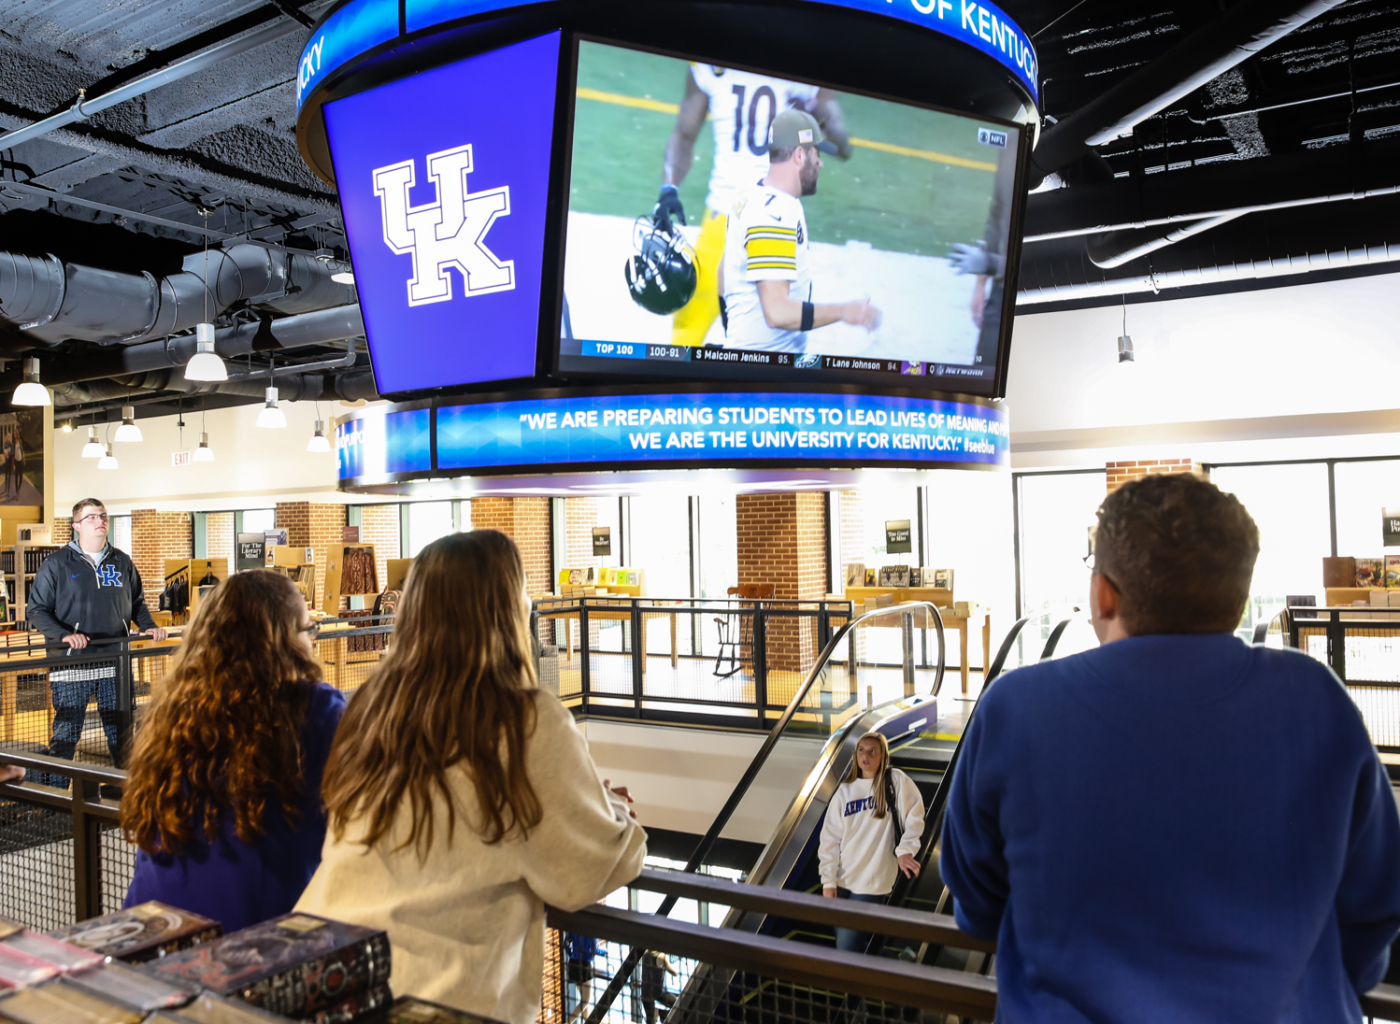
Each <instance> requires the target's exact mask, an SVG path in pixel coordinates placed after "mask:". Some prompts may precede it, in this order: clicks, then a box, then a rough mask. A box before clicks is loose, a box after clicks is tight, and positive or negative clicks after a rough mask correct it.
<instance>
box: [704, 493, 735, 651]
mask: <svg viewBox="0 0 1400 1024" xmlns="http://www.w3.org/2000/svg"><path fill="white" fill-rule="evenodd" d="M695 508H696V526H695V547H696V551H697V553H698V555H699V562H700V579H699V581H698V582H699V588H698V589H699V593H698V594H696V595H695V596H696V597H703V598H712V599H720V600H724V599H726V598H728V597H729V588H730V587H733V586H737V585H738V583H739V516H738V510H737V506H736V503H735V497H734V495H732V494H702V495H700V496H699V497H698V498H696V499H695ZM720 617H721V616H716V615H699V616H694V617H693V618H698V620H699V622H698V625H699V631H700V649H699V650H698V651H697V652H696V653H698V654H702V655H711V654H716V653H718V651H719V646H718V644H719V624H718V623H717V622H716V621H715V620H716V618H720Z"/></svg>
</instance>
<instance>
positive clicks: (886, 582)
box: [880, 565, 909, 587]
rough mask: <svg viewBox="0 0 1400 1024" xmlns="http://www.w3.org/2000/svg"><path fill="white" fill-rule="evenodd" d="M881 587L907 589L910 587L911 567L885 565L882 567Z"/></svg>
mask: <svg viewBox="0 0 1400 1024" xmlns="http://www.w3.org/2000/svg"><path fill="white" fill-rule="evenodd" d="M880 586H882V587H907V586H909V566H907V565H883V566H881V567H880Z"/></svg>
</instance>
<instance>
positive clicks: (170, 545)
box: [131, 508, 194, 611]
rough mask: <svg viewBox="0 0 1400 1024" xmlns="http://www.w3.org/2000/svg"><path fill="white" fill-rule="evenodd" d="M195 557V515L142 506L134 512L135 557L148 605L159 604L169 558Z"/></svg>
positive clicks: (133, 549)
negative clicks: (166, 562)
mask: <svg viewBox="0 0 1400 1024" xmlns="http://www.w3.org/2000/svg"><path fill="white" fill-rule="evenodd" d="M193 557H194V517H193V516H191V515H190V513H188V512H157V511H156V510H155V509H150V508H138V509H134V510H133V511H132V513H131V560H132V561H133V562H134V563H135V564H136V571H137V572H138V573H140V574H141V584H142V587H143V588H144V589H145V592H146V607H148V608H150V609H151V610H152V611H154V610H155V609H156V608H157V607H159V603H158V602H159V599H160V592H161V590H162V589H163V588H164V587H165V560H166V559H167V558H193Z"/></svg>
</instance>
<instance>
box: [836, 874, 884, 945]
mask: <svg viewBox="0 0 1400 1024" xmlns="http://www.w3.org/2000/svg"><path fill="white" fill-rule="evenodd" d="M836 895H837V896H839V897H841V899H843V900H845V899H850V900H855V901H856V902H858V903H884V902H885V897H884V896H873V895H871V894H869V893H864V892H851V890H849V889H837V890H836ZM869 945H870V933H869V932H858V931H856V930H855V929H854V928H841V927H837V929H836V948H837V949H843V950H845V951H846V952H848V953H864V952H865V948H866V947H867V946H869Z"/></svg>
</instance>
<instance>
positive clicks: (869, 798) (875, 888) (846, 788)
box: [817, 768, 924, 896]
mask: <svg viewBox="0 0 1400 1024" xmlns="http://www.w3.org/2000/svg"><path fill="white" fill-rule="evenodd" d="M891 774H892V775H893V776H894V792H895V799H896V801H897V802H898V804H899V809H898V811H897V812H896V811H895V810H894V809H893V808H891V809H890V812H889V813H887V814H886V815H885V816H884V817H883V818H877V817H875V796H874V794H873V793H872V792H871V789H870V785H871V780H870V779H856V781H855V782H843V783H841V785H839V786H837V787H836V795H835V796H833V797H832V798H831V803H830V804H828V805H827V808H826V820H825V821H824V822H823V823H822V837H821V843H820V845H819V846H818V848H817V855H818V857H819V859H820V863H821V873H822V888H824V889H829V888H831V887H832V886H836V887H838V888H841V889H849V890H851V892H858V893H861V894H862V895H867V896H883V895H885V894H886V893H888V892H889V891H890V890H891V889H893V888H894V881H895V878H896V877H897V875H898V874H899V857H900V856H901V855H903V854H906V853H907V854H909V855H910V856H911V857H912V856H914V855H915V854H917V853H918V852H919V839H920V838H921V837H922V836H923V834H924V798H923V796H922V795H921V794H920V793H919V787H918V786H916V785H914V780H913V779H911V778H910V777H909V776H907V775H905V774H904V773H903V772H902V771H900V770H899V769H898V768H895V769H893V771H892V772H891ZM896 827H898V828H899V829H900V831H899V832H898V833H896V832H895V829H896ZM896 839H898V844H897V845H896Z"/></svg>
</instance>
